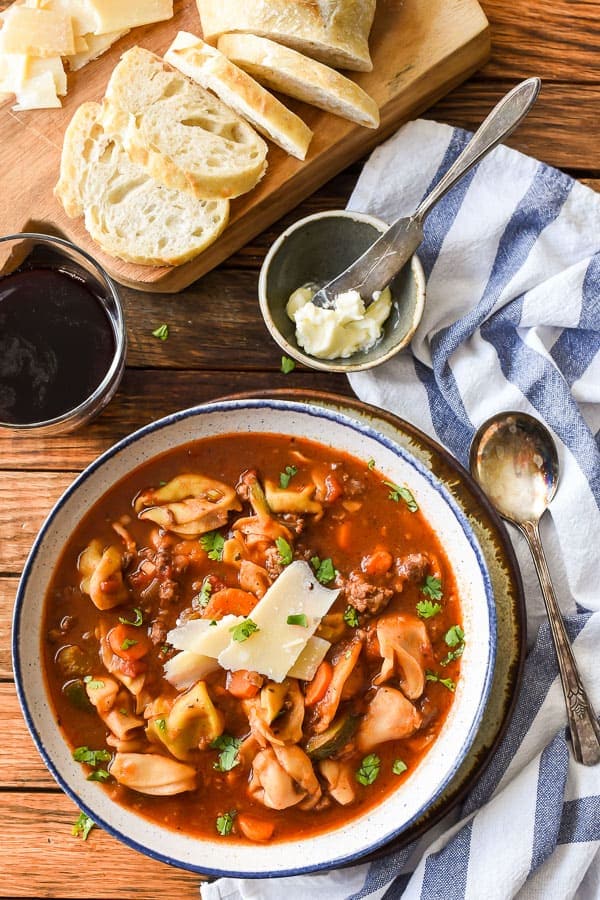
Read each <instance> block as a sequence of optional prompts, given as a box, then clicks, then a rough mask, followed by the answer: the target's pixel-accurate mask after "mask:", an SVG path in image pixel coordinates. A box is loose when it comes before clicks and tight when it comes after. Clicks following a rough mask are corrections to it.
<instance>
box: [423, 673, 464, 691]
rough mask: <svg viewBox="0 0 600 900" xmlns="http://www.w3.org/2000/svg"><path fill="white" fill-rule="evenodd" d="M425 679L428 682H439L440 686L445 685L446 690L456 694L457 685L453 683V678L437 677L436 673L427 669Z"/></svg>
mask: <svg viewBox="0 0 600 900" xmlns="http://www.w3.org/2000/svg"><path fill="white" fill-rule="evenodd" d="M425 678H426V679H427V681H439V683H440V684H443V685H444V687H445V688H448V690H449V691H452V693H454V691H455V689H456V684H455V683H454V682H453V681H452V679H451V678H440V676H439V675H436V673H435V672H432V671H431V670H430V669H427V671H426V672H425Z"/></svg>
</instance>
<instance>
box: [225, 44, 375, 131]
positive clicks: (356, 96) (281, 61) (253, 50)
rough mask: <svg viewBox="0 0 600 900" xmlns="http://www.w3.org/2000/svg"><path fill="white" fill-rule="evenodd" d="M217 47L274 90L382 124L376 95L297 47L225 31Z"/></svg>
mask: <svg viewBox="0 0 600 900" xmlns="http://www.w3.org/2000/svg"><path fill="white" fill-rule="evenodd" d="M217 46H218V48H219V50H220V51H221V52H222V53H224V54H225V56H227V57H229V59H230V60H231V61H232V62H233V63H235V64H236V66H239V67H240V68H241V69H243V70H244V71H245V72H248V73H249V74H250V75H252V77H253V78H256V80H257V81H258V82H260V84H264V85H265V87H268V88H270V90H272V91H279V92H280V93H282V94H287V95H288V96H289V97H295V98H296V100H303V101H304V102H305V103H311V104H312V105H313V106H318V107H319V109H324V110H326V112H331V113H335V114H336V115H338V116H342V117H343V118H345V119H350V121H351V122H358V124H359V125H365V126H366V127H367V128H377V127H378V125H379V109H378V107H377V104H376V103H375V101H374V100H373V98H372V97H369V95H368V94H366V93H365V91H363V89H362V88H360V87H359V86H358V85H357V84H356V83H355V82H354V81H351V80H350V79H349V78H346V77H345V76H344V75H341V74H340V73H339V72H336V71H335V69H331V68H330V67H329V66H325V65H323V63H320V62H317V61H316V60H314V59H309V58H308V57H307V56H305V55H304V54H303V53H298V51H297V50H291V49H290V48H289V47H283V46H282V45H281V44H276V43H275V41H271V40H269V39H268V38H263V37H256V35H253V34H224V35H222V36H221V37H220V38H219V43H218V45H217ZM223 99H224V98H223Z"/></svg>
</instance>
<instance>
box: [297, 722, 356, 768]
mask: <svg viewBox="0 0 600 900" xmlns="http://www.w3.org/2000/svg"><path fill="white" fill-rule="evenodd" d="M360 718H361V717H360V716H354V715H352V714H351V713H344V714H343V715H341V716H338V718H337V719H335V720H334V721H333V722H332V723H331V725H330V726H329V728H328V729H327V730H326V731H324V732H323V733H322V734H314V735H313V736H312V737H311V738H309V739H308V741H307V742H306V746H305V748H304V749H305V750H306V754H307V756H310V758H311V759H327V757H328V756H333V755H334V754H335V753H338V752H339V751H340V750H341V749H342V747H344V746H345V745H346V744H347V743H348V741H349V740H350V738H351V737H352V735H353V734H354V732H355V731H356V729H357V727H358V722H359V719H360Z"/></svg>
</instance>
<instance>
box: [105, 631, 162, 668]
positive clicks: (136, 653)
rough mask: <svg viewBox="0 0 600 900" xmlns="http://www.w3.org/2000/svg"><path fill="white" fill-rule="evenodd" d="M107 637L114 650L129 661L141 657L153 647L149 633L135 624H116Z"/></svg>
mask: <svg viewBox="0 0 600 900" xmlns="http://www.w3.org/2000/svg"><path fill="white" fill-rule="evenodd" d="M106 639H107V641H108V644H109V647H110V649H111V650H112V652H113V653H115V654H116V655H117V656H118V657H120V658H121V659H125V660H127V661H128V662H134V661H135V660H136V659H141V658H142V656H145V655H146V653H148V651H149V650H150V648H151V647H152V642H151V640H150V638H149V637H148V635H147V634H146V633H145V632H144V631H143V630H142V629H141V628H138V627H136V626H135V625H115V627H114V628H111V629H110V631H109V632H108V634H107V635H106Z"/></svg>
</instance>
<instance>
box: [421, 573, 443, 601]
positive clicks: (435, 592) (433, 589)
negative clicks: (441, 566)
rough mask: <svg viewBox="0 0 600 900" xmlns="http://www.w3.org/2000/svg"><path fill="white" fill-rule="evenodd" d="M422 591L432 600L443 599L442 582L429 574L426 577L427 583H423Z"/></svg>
mask: <svg viewBox="0 0 600 900" xmlns="http://www.w3.org/2000/svg"><path fill="white" fill-rule="evenodd" d="M421 593H422V594H425V596H426V597H429V598H430V599H431V600H441V599H442V594H443V591H442V582H441V581H440V579H439V578H434V576H433V575H428V576H427V578H426V579H425V583H424V584H422V585H421Z"/></svg>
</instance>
